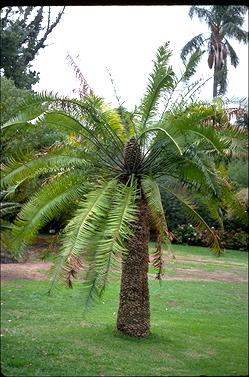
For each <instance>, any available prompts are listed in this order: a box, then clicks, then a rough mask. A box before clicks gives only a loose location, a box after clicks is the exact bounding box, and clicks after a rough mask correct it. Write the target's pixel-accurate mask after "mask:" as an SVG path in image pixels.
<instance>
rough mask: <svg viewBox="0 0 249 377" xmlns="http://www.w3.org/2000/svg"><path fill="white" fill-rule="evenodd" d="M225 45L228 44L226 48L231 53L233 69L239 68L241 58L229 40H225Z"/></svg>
mask: <svg viewBox="0 0 249 377" xmlns="http://www.w3.org/2000/svg"><path fill="white" fill-rule="evenodd" d="M225 43H226V47H227V49H228V53H229V56H230V60H231V64H232V66H233V67H235V68H236V67H237V66H238V64H239V57H238V55H237V54H236V52H235V50H234V48H233V47H232V45H231V44H230V43H229V42H228V40H227V39H225Z"/></svg>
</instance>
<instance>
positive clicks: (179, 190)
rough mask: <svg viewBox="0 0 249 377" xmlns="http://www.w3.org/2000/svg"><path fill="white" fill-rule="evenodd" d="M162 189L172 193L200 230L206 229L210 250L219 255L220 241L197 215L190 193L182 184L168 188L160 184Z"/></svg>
mask: <svg viewBox="0 0 249 377" xmlns="http://www.w3.org/2000/svg"><path fill="white" fill-rule="evenodd" d="M160 187H161V188H162V190H165V191H167V192H168V193H170V194H171V195H173V196H174V197H175V198H176V199H177V200H178V201H179V202H180V203H181V205H182V206H183V208H184V209H185V211H186V213H187V214H188V217H189V219H190V221H193V222H194V223H195V225H196V226H198V227H199V229H200V230H203V231H204V230H206V231H207V234H208V235H209V238H210V246H211V248H212V250H213V251H214V252H215V253H216V254H217V255H220V254H221V253H222V249H221V246H220V242H219V239H218V237H217V236H216V234H215V233H214V232H213V231H212V229H211V228H210V227H209V225H208V224H207V223H206V221H205V220H204V219H203V218H202V217H201V216H200V215H199V213H198V212H197V211H196V209H195V205H194V204H193V202H192V197H191V195H189V194H188V192H187V191H186V190H185V189H184V188H183V186H178V187H177V186H176V185H174V187H172V188H170V187H169V186H168V185H167V186H166V185H165V186H161V185H160Z"/></svg>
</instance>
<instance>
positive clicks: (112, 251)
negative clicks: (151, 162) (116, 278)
mask: <svg viewBox="0 0 249 377" xmlns="http://www.w3.org/2000/svg"><path fill="white" fill-rule="evenodd" d="M113 198H114V199H113V201H112V206H111V208H110V212H109V214H108V217H107V219H106V223H105V226H104V229H103V236H102V238H99V242H97V244H96V247H95V252H94V253H93V254H92V259H91V261H90V271H92V270H94V271H95V273H94V274H93V273H90V275H89V274H87V275H86V281H85V285H86V290H85V295H86V296H85V304H86V307H87V306H88V305H90V304H91V303H92V302H93V301H95V300H96V299H99V298H100V297H101V296H102V294H103V292H104V290H105V287H106V284H107V282H108V274H109V273H110V272H111V271H110V270H112V271H116V270H117V269H120V257H122V256H123V257H125V255H126V253H127V249H126V241H127V240H128V239H129V238H130V237H132V235H133V232H132V227H131V224H132V223H133V222H134V221H135V220H136V217H137V206H136V198H137V191H136V182H135V181H134V182H133V183H131V185H130V186H129V187H127V186H124V185H120V184H119V185H117V187H116V189H115V191H114V196H113Z"/></svg>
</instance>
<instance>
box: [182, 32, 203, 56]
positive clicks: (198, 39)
mask: <svg viewBox="0 0 249 377" xmlns="http://www.w3.org/2000/svg"><path fill="white" fill-rule="evenodd" d="M204 42H205V39H203V34H202V33H201V34H199V35H196V36H195V37H194V38H192V39H191V40H190V41H189V42H188V43H186V44H185V46H184V47H183V48H182V51H181V59H182V61H183V62H185V61H186V58H187V55H188V54H190V53H193V52H195V51H196V50H200V47H202V46H203V45H204Z"/></svg>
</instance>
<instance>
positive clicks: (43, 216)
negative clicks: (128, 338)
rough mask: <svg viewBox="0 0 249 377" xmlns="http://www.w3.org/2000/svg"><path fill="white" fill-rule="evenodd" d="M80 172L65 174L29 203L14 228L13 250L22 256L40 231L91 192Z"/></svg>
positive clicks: (46, 186)
mask: <svg viewBox="0 0 249 377" xmlns="http://www.w3.org/2000/svg"><path fill="white" fill-rule="evenodd" d="M88 187H89V184H88V185H87V184H85V185H84V184H83V183H82V176H81V175H80V174H79V172H70V173H66V174H63V175H61V176H59V177H57V178H55V179H54V180H52V181H51V182H50V183H48V184H47V185H45V186H44V187H42V188H41V190H40V191H38V192H37V193H36V194H35V195H34V196H33V197H31V199H30V200H29V201H28V203H26V204H25V205H24V206H23V207H22V209H21V211H20V213H19V214H18V216H17V219H16V221H15V223H14V226H13V239H12V245H13V247H12V249H13V250H14V249H15V250H16V251H17V252H18V253H19V254H21V252H22V250H23V248H24V247H25V246H26V245H28V244H30V243H31V242H32V241H33V240H34V238H35V237H36V236H37V234H38V231H39V230H40V229H41V228H42V227H43V226H45V225H46V224H47V223H48V222H50V221H51V220H52V219H53V218H55V217H56V216H57V215H59V214H60V213H61V212H62V211H64V210H65V209H66V208H69V207H70V206H71V205H72V204H73V203H75V201H76V199H79V198H80V196H82V195H83V193H84V192H85V191H86V190H87V188H88Z"/></svg>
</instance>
